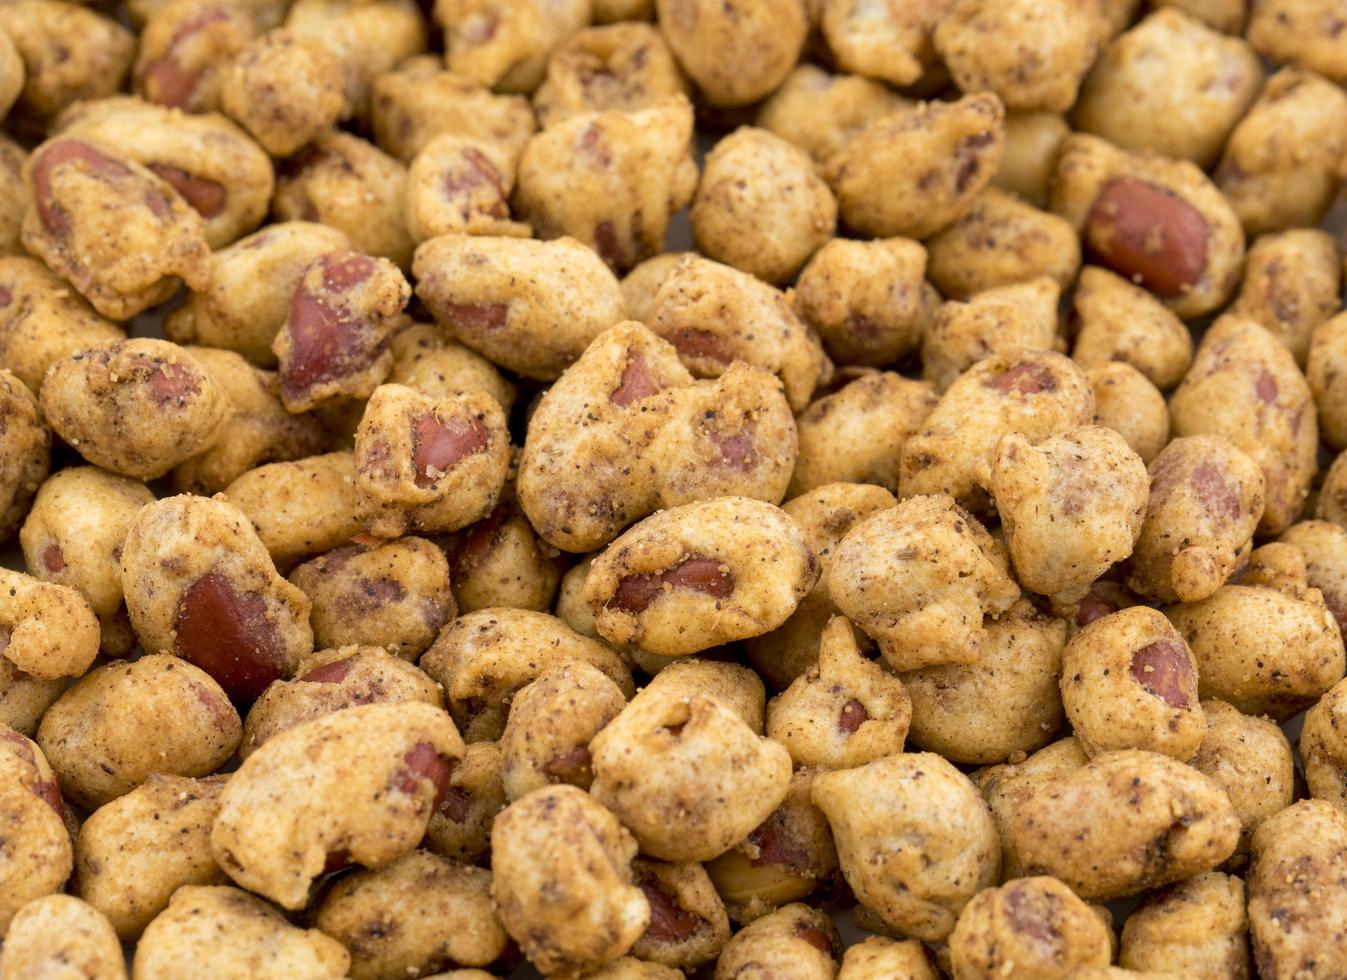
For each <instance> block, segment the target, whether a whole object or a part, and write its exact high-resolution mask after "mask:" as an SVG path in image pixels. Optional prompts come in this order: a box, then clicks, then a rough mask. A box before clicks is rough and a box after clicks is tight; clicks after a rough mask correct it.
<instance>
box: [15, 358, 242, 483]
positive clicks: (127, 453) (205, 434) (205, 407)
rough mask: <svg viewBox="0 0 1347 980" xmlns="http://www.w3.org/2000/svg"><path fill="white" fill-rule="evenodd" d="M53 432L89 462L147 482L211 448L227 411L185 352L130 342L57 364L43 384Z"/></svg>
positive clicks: (217, 391)
mask: <svg viewBox="0 0 1347 980" xmlns="http://www.w3.org/2000/svg"><path fill="white" fill-rule="evenodd" d="M42 409H43V412H44V414H45V415H46V417H47V420H48V421H49V422H50V424H51V426H52V428H53V429H54V430H55V431H56V433H57V434H58V435H59V436H61V438H62V439H64V440H65V441H66V442H68V443H69V444H70V445H72V446H73V447H75V448H76V449H78V450H79V452H80V454H81V455H82V456H83V457H84V458H85V459H87V460H88V461H89V462H91V463H94V464H95V465H97V466H101V467H103V468H104V469H108V470H111V471H112V472H114V473H119V474H122V475H124V476H131V477H136V478H138V479H152V478H154V477H158V476H162V475H163V474H165V473H167V472H168V471H169V470H170V469H172V468H173V467H174V466H177V465H178V464H179V463H181V462H183V461H185V460H187V459H190V458H191V457H192V456H195V455H197V454H198V453H200V452H202V451H204V450H206V449H209V448H210V447H211V446H212V445H213V444H214V442H215V440H216V439H217V438H219V436H220V433H221V430H222V429H223V427H224V424H225V423H226V422H227V421H228V418H229V414H230V413H231V411H232V409H231V408H230V406H229V404H228V402H227V401H226V399H225V396H224V394H223V392H222V391H221V390H220V387H219V386H218V385H217V384H216V383H215V381H214V380H213V379H212V378H211V376H210V375H209V374H208V373H207V372H206V371H205V369H204V368H202V367H201V365H200V364H199V363H197V361H196V360H195V359H194V358H193V357H192V355H191V354H189V353H188V352H187V351H186V350H185V349H183V348H181V347H179V346H177V345H176V344H171V343H169V342H167V341H164V340H152V339H149V338H136V339H132V340H118V341H113V342H111V343H107V344H100V345H98V346H97V347H91V348H89V349H88V350H85V351H81V352H80V353H77V354H72V355H71V356H69V357H66V358H63V359H61V360H59V361H57V362H55V363H54V364H53V365H52V366H51V368H50V369H49V370H48V372H47V376H46V383H45V384H43V386H42Z"/></svg>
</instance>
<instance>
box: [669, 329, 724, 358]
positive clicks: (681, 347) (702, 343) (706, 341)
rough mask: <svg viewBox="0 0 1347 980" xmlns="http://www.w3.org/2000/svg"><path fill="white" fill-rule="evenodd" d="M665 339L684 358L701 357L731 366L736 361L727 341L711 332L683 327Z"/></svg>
mask: <svg viewBox="0 0 1347 980" xmlns="http://www.w3.org/2000/svg"><path fill="white" fill-rule="evenodd" d="M664 339H665V340H667V341H668V342H669V343H671V344H673V346H674V350H676V351H678V353H680V354H682V355H683V356H684V357H701V358H705V359H706V360H708V361H716V362H718V363H720V364H729V363H730V362H731V361H732V360H734V355H733V354H731V353H730V351H729V348H727V347H726V346H725V341H724V340H722V339H721V338H720V337H719V336H718V335H716V334H713V333H711V332H710V331H709V330H694V329H692V328H691V327H681V328H679V329H678V330H675V331H673V332H672V333H670V334H667V335H666V336H665V338H664Z"/></svg>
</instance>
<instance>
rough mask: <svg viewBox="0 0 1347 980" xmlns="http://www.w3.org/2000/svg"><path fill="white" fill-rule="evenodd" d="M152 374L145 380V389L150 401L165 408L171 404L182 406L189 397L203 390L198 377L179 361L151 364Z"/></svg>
mask: <svg viewBox="0 0 1347 980" xmlns="http://www.w3.org/2000/svg"><path fill="white" fill-rule="evenodd" d="M149 366H150V373H149V375H148V376H147V377H146V378H145V389H146V391H147V392H148V393H149V396H150V401H152V402H154V403H155V404H156V405H158V406H160V407H163V406H164V405H167V404H169V403H170V402H176V403H177V404H179V405H181V404H182V403H183V401H184V399H186V398H187V396H188V395H194V394H196V393H197V392H198V391H200V390H201V386H200V385H198V384H197V380H196V376H195V375H194V373H193V372H192V370H191V369H190V368H189V367H187V366H186V365H185V364H180V363H178V362H177V361H164V362H159V363H154V362H151V363H150V365H149Z"/></svg>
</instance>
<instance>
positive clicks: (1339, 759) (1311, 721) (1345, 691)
mask: <svg viewBox="0 0 1347 980" xmlns="http://www.w3.org/2000/svg"><path fill="white" fill-rule="evenodd" d="M1299 748H1300V757H1301V760H1302V761H1303V763H1304V766H1305V782H1306V783H1308V784H1309V791H1310V795H1311V796H1313V797H1314V798H1315V799H1320V800H1327V801H1328V802H1329V803H1332V804H1333V805H1334V806H1336V807H1337V808H1338V809H1339V810H1342V811H1343V812H1347V775H1344V773H1347V682H1341V681H1340V682H1338V683H1337V684H1335V685H1333V687H1331V688H1329V689H1328V690H1327V691H1326V692H1324V695H1323V697H1321V698H1320V699H1319V700H1318V702H1317V703H1316V704H1315V705H1314V706H1313V707H1312V708H1310V710H1309V711H1308V712H1306V714H1305V724H1304V728H1303V729H1302V730H1301V733H1300V745H1299ZM1289 803H1290V800H1289V798H1288V800H1287V805H1289Z"/></svg>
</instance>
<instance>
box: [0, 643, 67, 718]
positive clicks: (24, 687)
mask: <svg viewBox="0 0 1347 980" xmlns="http://www.w3.org/2000/svg"><path fill="white" fill-rule="evenodd" d="M65 686H66V681H65V679H64V678H54V679H52V680H43V679H42V678H40V677H34V676H33V675H32V674H26V673H24V672H23V671H22V670H20V669H19V668H18V667H16V666H15V665H14V661H12V660H10V659H8V658H5V657H0V725H8V726H9V727H10V728H12V729H14V730H15V731H16V732H19V733H20V734H21V735H25V736H27V737H28V738H32V737H33V736H34V735H36V734H37V725H38V722H40V721H41V720H42V715H43V714H44V713H45V712H46V710H47V709H48V708H50V707H51V706H52V703H53V702H54V701H55V700H56V699H57V698H59V697H60V696H61V692H62V691H64V690H65Z"/></svg>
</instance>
